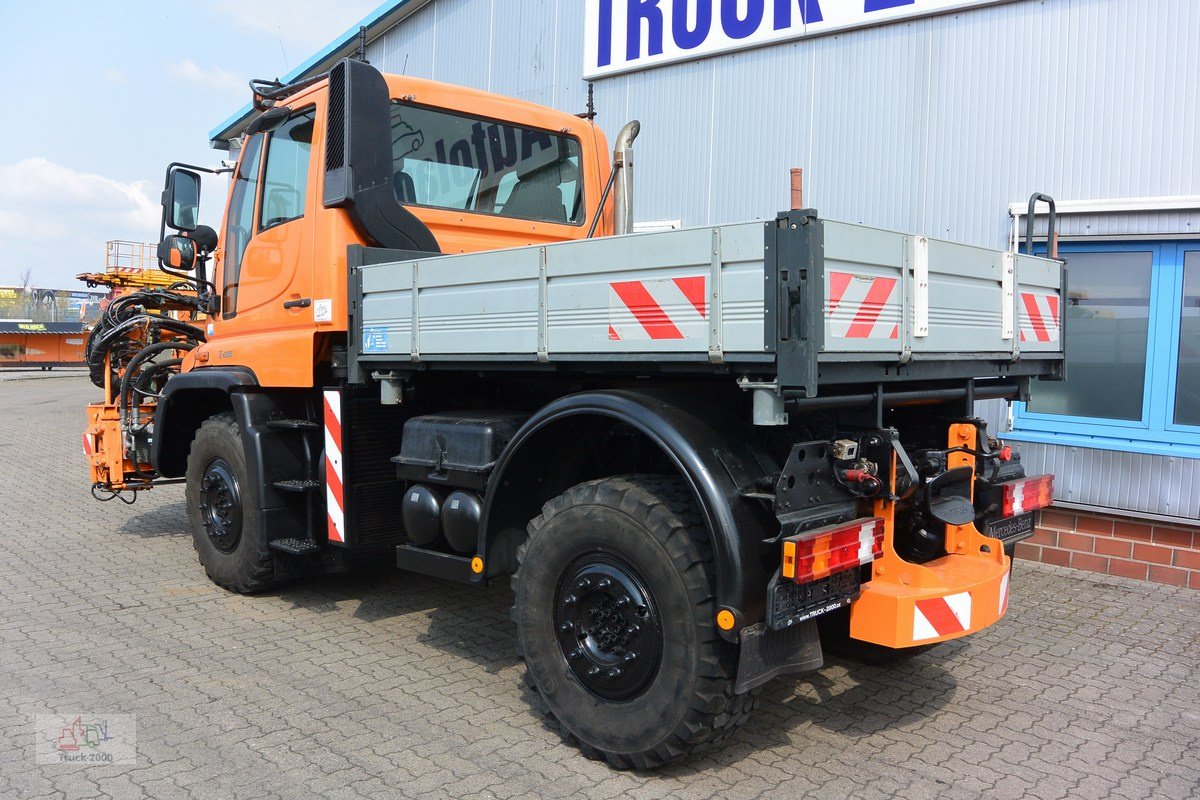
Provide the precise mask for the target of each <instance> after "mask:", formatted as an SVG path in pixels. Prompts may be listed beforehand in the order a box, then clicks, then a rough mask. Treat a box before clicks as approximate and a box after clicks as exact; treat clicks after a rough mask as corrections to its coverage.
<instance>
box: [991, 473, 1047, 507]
mask: <svg viewBox="0 0 1200 800" xmlns="http://www.w3.org/2000/svg"><path fill="white" fill-rule="evenodd" d="M1000 487H1001V488H1002V489H1003V490H1004V499H1003V501H1002V502H1001V505H1000V511H1001V516H1004V517H1015V516H1016V515H1017V514H1024V513H1025V512H1026V511H1033V510H1034V509H1038V508H1045V507H1046V506H1048V505H1050V503H1051V501H1052V500H1054V476H1053V475H1038V476H1037V477H1036V478H1021V479H1019V480H1015V481H1007V482H1005V483H1002V484H1000Z"/></svg>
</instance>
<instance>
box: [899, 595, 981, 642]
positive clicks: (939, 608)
mask: <svg viewBox="0 0 1200 800" xmlns="http://www.w3.org/2000/svg"><path fill="white" fill-rule="evenodd" d="M970 627H971V593H970V592H959V593H958V594H948V595H946V596H945V597H930V598H927V599H925V600H918V601H917V602H916V604H915V605H914V606H913V636H912V638H913V641H914V642H920V641H924V640H925V639H938V638H941V637H943V636H949V635H951V634H954V633H961V632H963V631H965V630H967V629H968V628H970Z"/></svg>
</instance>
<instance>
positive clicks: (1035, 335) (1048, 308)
mask: <svg viewBox="0 0 1200 800" xmlns="http://www.w3.org/2000/svg"><path fill="white" fill-rule="evenodd" d="M1058 311H1059V306H1058V295H1057V294H1046V293H1044V292H1021V309H1020V315H1019V316H1020V320H1021V341H1022V342H1057V341H1058V332H1059V329H1060V327H1061V322H1060V320H1059V316H1058Z"/></svg>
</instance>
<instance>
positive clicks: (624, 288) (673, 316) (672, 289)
mask: <svg viewBox="0 0 1200 800" xmlns="http://www.w3.org/2000/svg"><path fill="white" fill-rule="evenodd" d="M707 320H708V276H706V275H687V276H684V277H680V278H669V279H661V280H653V281H614V282H613V283H610V284H609V285H608V338H609V339H610V340H612V341H614V342H620V341H630V340H634V341H646V340H648V339H702V338H705V337H706V334H707Z"/></svg>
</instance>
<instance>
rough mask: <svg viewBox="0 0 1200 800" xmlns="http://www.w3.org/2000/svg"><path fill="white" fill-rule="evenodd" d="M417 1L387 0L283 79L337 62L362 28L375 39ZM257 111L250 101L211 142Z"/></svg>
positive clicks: (213, 132) (216, 142) (222, 138)
mask: <svg viewBox="0 0 1200 800" xmlns="http://www.w3.org/2000/svg"><path fill="white" fill-rule="evenodd" d="M414 2H417V0H387V2H385V3H383V4H382V5H380V6H379V7H378V8H376V9H375V10H374V11H372V12H371V13H370V14H367V15H366V16H365V17H363V18H362V19H361V20H359V21H358V22H357V23H355V24H354V25H352V26H350V27H349V28H347V29H346V30H345V32H343V33H342V35H340V36H338V37H337V38H336V39H334V40H333V41H332V42H330V43H329V44H327V45H325V47H323V48H321V49H320V50H318V51H317V53H316V54H315V55H313V56H312V57H311V58H309V59H308V60H307V61H305V62H304V63H303V64H301V65H300V66H298V67H296V68H295V69H294V70H292V71H291V72H289V73H288V74H286V75H284V76H283V77H282V78H280V80H281V81H282V82H283V83H291V82H292V81H295V80H298V79H300V78H305V77H308V76H309V75H313V74H316V73H319V72H321V71H322V69H323V68H324V67H325V66H327V62H330V61H333V60H334V57H335V56H337V54H338V53H340V52H341V51H342V50H344V49H346V48H347V47H351V46H353V45H354V44H355V43H356V42H357V40H358V30H359V28H364V27H365V28H366V29H367V38H368V39H370V38H371V33H372V32H373V31H374V30H375V29H376V28H379V27H384V28H385V29H386V28H389V27H391V25H392V20H391V19H390V18H391V17H392V15H393V13H394V12H397V11H400V10H401V9H403V8H404V7H405V6H408V5H412V4H413V3H414ZM253 113H254V107H253V106H252V105H251V104H249V103H247V104H246V105H244V106H242V107H241V108H240V109H239V110H238V111H236V112H234V113H233V114H232V115H230V116H229V117H228V118H227V119H226V120H225V121H224V122H222V123H221V124H220V125H218V126H217V127H215V128H213V129H212V130H211V131H209V134H208V139H209V143H210V144H212V146H213V147H220V146H221V145H222V143H223V142H225V141H227V140H228V138H229V136H230V134H231V132H232V131H233V130H235V129H236V128H237V127H238V126H239V125H241V124H242V123H243V122H245V121H247V120H248V119H249V118H250V116H251V115H252V114H253Z"/></svg>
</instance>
